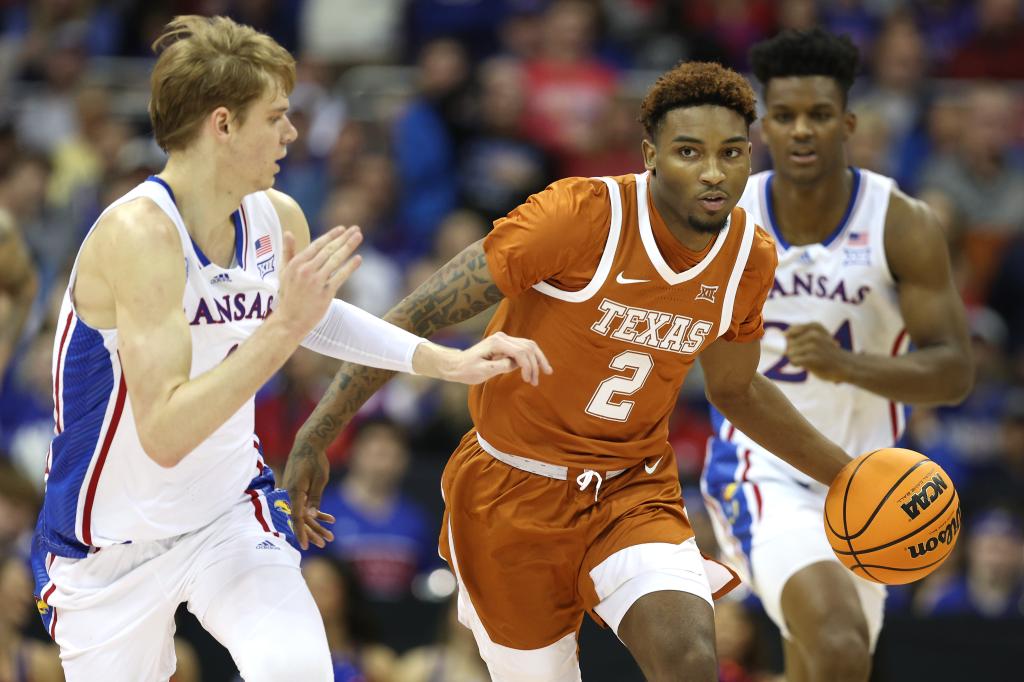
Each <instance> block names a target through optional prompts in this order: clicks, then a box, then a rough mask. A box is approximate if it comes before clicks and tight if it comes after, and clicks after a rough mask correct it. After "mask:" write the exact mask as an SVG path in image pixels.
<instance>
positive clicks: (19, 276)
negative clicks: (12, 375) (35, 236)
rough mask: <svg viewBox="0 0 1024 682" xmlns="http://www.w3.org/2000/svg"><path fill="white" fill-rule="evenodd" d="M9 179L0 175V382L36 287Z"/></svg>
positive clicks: (36, 278)
mask: <svg viewBox="0 0 1024 682" xmlns="http://www.w3.org/2000/svg"><path fill="white" fill-rule="evenodd" d="M8 177H9V176H8V174H7V173H5V172H3V171H0V382H2V379H3V376H4V374H5V371H6V369H7V365H8V362H9V361H10V360H11V358H12V356H13V355H14V351H15V349H16V347H17V345H18V342H19V340H20V339H21V333H22V330H23V329H24V327H25V320H26V319H28V314H29V311H30V309H31V307H32V301H33V300H34V299H35V296H36V292H37V290H38V287H39V282H38V277H37V275H36V266H35V263H34V262H33V260H32V256H31V254H30V253H29V250H28V247H27V246H26V244H25V238H24V236H23V235H22V232H21V226H20V225H19V222H18V219H17V216H16V214H15V210H16V209H17V207H16V200H15V199H13V196H12V197H5V195H6V194H8V193H10V194H12V195H14V196H16V194H17V193H16V192H12V191H11V189H12V188H11V183H9V182H7V179H8ZM4 190H7V191H4ZM12 202H13V203H14V205H12ZM9 207H10V208H9ZM12 209H15V210H12Z"/></svg>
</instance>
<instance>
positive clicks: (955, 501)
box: [825, 448, 960, 585]
mask: <svg viewBox="0 0 1024 682" xmlns="http://www.w3.org/2000/svg"><path fill="white" fill-rule="evenodd" d="M959 533H960V498H959V496H958V495H957V493H956V488H954V487H953V481H951V480H950V478H949V476H948V475H947V474H946V472H945V471H943V470H942V468H941V467H940V466H939V465H938V464H936V463H935V462H933V461H931V460H930V459H928V458H927V457H925V456H924V455H922V454H921V453H919V452H914V451H913V450H904V449H902V448H883V449H881V450H875V451H874V452H869V453H867V454H864V455H861V456H860V457H857V458H856V459H854V460H853V461H852V462H850V463H849V464H847V465H846V466H845V467H843V469H842V471H840V472H839V475H838V476H836V480H834V481H833V482H832V485H831V487H830V488H829V490H828V497H826V498H825V535H826V536H828V541H829V544H830V545H832V550H833V551H834V552H835V553H836V556H838V557H839V560H840V561H841V562H842V563H843V565H844V566H846V567H847V568H849V569H850V570H851V571H853V572H854V573H856V574H857V575H859V576H862V577H864V578H867V579H868V580H873V581H875V582H876V583H885V584H888V585H899V584H903V583H910V582H914V581H915V580H920V579H921V578H923V577H925V576H926V575H928V574H929V573H931V572H932V571H934V570H935V569H936V568H938V567H939V566H940V565H941V564H942V562H943V561H945V560H946V557H948V556H949V554H950V552H952V551H953V545H954V544H955V543H956V538H957V535H959Z"/></svg>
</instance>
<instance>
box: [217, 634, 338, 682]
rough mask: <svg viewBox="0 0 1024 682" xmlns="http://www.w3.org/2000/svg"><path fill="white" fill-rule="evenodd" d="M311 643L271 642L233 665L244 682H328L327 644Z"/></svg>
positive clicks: (252, 651) (247, 653)
mask: <svg viewBox="0 0 1024 682" xmlns="http://www.w3.org/2000/svg"><path fill="white" fill-rule="evenodd" d="M310 640H312V641H310ZM310 640H307V641H299V640H298V639H297V638H294V639H292V638H290V639H289V641H284V642H274V644H273V645H272V646H265V647H262V648H261V649H259V650H249V651H247V652H244V653H243V656H244V657H245V659H244V660H236V661H235V663H236V664H237V665H238V669H239V671H240V672H241V674H242V679H243V680H245V682H307V681H308V682H331V681H332V680H333V679H334V670H333V668H332V666H331V654H330V651H329V650H328V648H327V644H326V642H321V641H317V640H316V638H310Z"/></svg>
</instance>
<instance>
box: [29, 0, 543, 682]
mask: <svg viewBox="0 0 1024 682" xmlns="http://www.w3.org/2000/svg"><path fill="white" fill-rule="evenodd" d="M155 47H156V48H157V50H158V51H160V50H161V49H162V52H161V54H160V56H159V59H158V61H157V63H156V66H155V68H154V71H153V76H152V100H151V103H150V114H151V118H152V122H153V128H154V133H155V136H156V140H157V142H158V143H159V144H160V145H161V146H162V147H163V148H164V149H165V150H166V151H167V152H168V154H169V158H168V161H167V166H166V167H165V168H164V170H163V171H162V172H161V173H160V174H159V175H158V176H153V177H151V178H150V179H149V180H147V181H145V182H143V183H142V184H141V185H139V186H138V187H136V188H135V189H133V190H132V191H130V192H129V193H128V194H127V195H125V196H124V197H122V198H120V199H118V200H117V201H116V202H114V204H112V205H111V206H110V207H109V208H108V209H107V210H105V211H104V212H103V214H102V215H101V216H100V218H99V220H97V222H96V224H95V225H94V226H93V228H92V230H91V231H90V233H89V234H88V236H87V237H86V239H85V241H84V243H83V245H82V248H81V251H80V253H79V255H78V258H77V261H76V264H75V267H74V270H73V271H72V275H71V280H70V284H69V286H68V290H67V293H66V294H65V297H64V302H63V305H62V309H61V317H60V326H59V328H58V331H57V335H56V339H55V343H54V360H53V362H54V400H55V410H54V416H55V421H56V428H55V433H56V436H55V438H54V439H53V441H52V445H51V448H50V452H49V453H48V456H47V470H46V471H47V487H46V496H45V501H44V504H43V509H42V512H41V514H40V518H39V523H38V526H37V532H36V535H35V539H34V547H33V569H34V572H35V577H36V589H37V603H38V606H39V611H40V613H41V615H42V616H43V622H44V624H45V625H46V627H47V629H48V631H49V633H50V635H51V636H52V637H53V638H54V640H55V641H56V642H57V644H59V645H60V649H61V658H62V662H63V666H64V669H65V673H66V676H67V679H68V680H70V681H71V682H77V681H82V680H103V681H104V682H111V681H123V682H140V681H142V680H147V681H148V680H167V679H168V677H169V676H170V675H171V674H172V672H173V671H174V668H175V661H174V647H173V642H172V635H173V633H174V620H173V617H174V612H175V610H176V609H177V607H178V605H179V604H181V603H182V602H185V603H187V604H188V608H189V609H190V610H191V611H192V612H193V613H194V614H195V615H196V617H197V618H198V619H199V621H200V622H201V623H202V624H203V626H204V627H205V628H206V629H208V630H209V631H210V632H211V633H212V634H213V635H214V636H215V637H216V638H217V639H218V640H219V641H220V642H221V643H222V644H224V645H225V646H226V647H227V648H228V650H229V651H230V652H231V654H232V656H233V657H234V660H235V662H236V664H237V665H238V667H239V669H240V671H241V673H242V676H243V678H244V679H245V680H247V682H252V681H254V680H259V681H264V680H265V681H267V682H270V681H274V682H279V681H281V680H303V681H307V680H309V681H325V680H329V679H331V676H332V668H331V659H330V654H329V651H328V646H327V641H326V636H325V634H324V627H323V623H322V621H321V619H320V616H319V614H318V612H317V609H316V606H315V605H314V603H313V600H312V598H311V596H310V594H309V591H308V589H307V588H306V585H305V583H304V581H303V579H302V576H301V574H300V573H299V570H298V564H299V555H298V551H297V549H295V547H293V546H292V545H294V544H295V543H294V534H293V529H292V527H291V520H290V518H289V517H290V509H289V503H288V499H287V495H286V493H285V492H284V491H283V490H277V489H275V486H274V478H273V474H272V472H271V471H270V469H269V468H268V467H266V466H264V464H263V461H262V457H261V455H260V449H259V441H258V439H257V438H256V436H255V435H254V433H253V426H254V425H253V412H254V411H253V396H254V394H255V393H256V390H257V389H258V388H259V387H260V386H261V385H262V384H263V383H265V382H266V381H267V380H268V379H269V378H270V376H271V375H272V374H273V373H274V372H275V371H277V370H278V369H279V368H280V367H281V366H282V364H283V363H284V362H285V360H286V359H287V358H288V356H290V355H291V353H292V352H293V351H294V350H295V349H296V347H297V346H298V345H300V344H301V345H303V346H306V347H308V348H311V349H313V350H317V351H319V352H322V353H325V354H328V355H331V356H334V357H337V358H341V359H347V360H350V361H355V362H364V363H367V364H370V365H373V366H375V367H384V368H390V369H397V370H401V371H406V372H409V371H415V372H417V373H421V374H425V375H428V376H433V377H441V378H446V379H453V380H458V381H464V382H470V383H471V382H478V381H482V380H484V379H486V378H488V377H490V376H493V375H494V374H496V373H499V372H505V371H510V370H511V369H513V368H517V367H518V368H521V369H522V373H523V377H524V379H526V380H528V381H530V382H532V383H535V382H536V381H537V379H538V374H539V373H540V372H542V371H544V370H546V369H549V368H548V367H547V364H546V359H545V358H544V356H543V355H542V354H541V353H540V352H539V350H538V349H537V348H536V346H535V345H534V344H533V343H532V342H529V341H525V340H521V339H513V338H510V337H505V336H500V337H497V338H493V337H492V338H491V339H488V340H487V341H484V342H483V343H482V344H480V345H478V346H475V347H474V348H471V349H469V350H468V351H464V352H460V351H455V350H452V349H447V348H442V347H440V346H435V345H433V344H430V343H429V342H425V341H424V340H423V339H421V338H419V337H416V336H414V335H412V334H410V333H408V332H406V331H403V330H400V329H398V328H397V327H393V326H392V325H390V324H387V323H385V322H383V321H382V320H379V319H378V318H375V317H373V316H371V315H369V314H367V313H364V312H362V311H361V310H359V309H357V308H354V307H352V306H350V305H348V304H346V303H343V302H341V301H337V300H334V299H333V295H334V292H335V291H336V290H337V288H338V286H339V285H340V284H341V283H342V282H344V281H345V280H346V279H347V278H348V276H349V275H350V274H351V273H352V271H353V270H354V269H355V268H356V267H357V266H358V264H359V259H358V256H353V251H354V249H355V248H356V246H357V245H358V244H359V241H360V236H359V232H358V230H357V229H356V228H349V229H345V228H340V227H339V228H335V229H333V230H331V231H330V232H329V233H327V234H326V235H324V236H323V237H321V238H319V239H317V240H316V241H314V242H313V243H312V244H309V228H308V226H307V224H306V221H305V218H304V217H303V215H302V212H301V210H300V209H299V208H298V206H297V205H296V204H295V202H294V201H293V200H291V199H290V198H289V197H287V196H285V195H283V194H281V193H280V192H275V191H273V190H272V189H270V187H271V186H272V185H273V182H274V175H275V174H276V173H277V170H278V166H277V163H276V162H277V161H278V160H280V159H281V157H283V156H284V155H285V151H286V147H287V145H288V144H289V143H291V142H292V141H293V140H294V139H295V135H296V132H295V129H294V128H293V127H292V125H291V123H290V122H289V120H288V117H287V115H286V112H287V109H288V99H287V95H288V93H289V92H290V91H291V88H292V86H293V85H294V80H295V64H294V60H293V59H292V57H291V56H290V55H289V54H288V52H287V51H285V50H284V49H283V48H281V47H280V46H279V45H277V44H276V43H275V42H274V41H273V40H271V39H270V38H269V37H267V36H265V35H261V34H259V33H257V32H256V31H254V30H252V29H251V28H248V27H244V26H239V25H238V24H235V23H234V22H232V21H230V20H229V19H224V18H215V19H206V18H202V17H179V18H177V19H175V20H174V21H173V22H172V23H171V24H169V25H168V27H167V30H166V31H165V33H164V35H163V36H162V37H161V38H160V39H159V40H158V41H157V43H156V46H155ZM271 313H273V314H271ZM320 518H321V519H327V518H328V517H327V516H326V515H320ZM314 523H315V521H314Z"/></svg>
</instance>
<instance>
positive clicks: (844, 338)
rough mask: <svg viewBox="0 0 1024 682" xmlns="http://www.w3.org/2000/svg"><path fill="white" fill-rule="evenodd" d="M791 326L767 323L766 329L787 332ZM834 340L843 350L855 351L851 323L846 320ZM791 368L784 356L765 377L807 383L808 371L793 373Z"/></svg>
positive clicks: (765, 324) (768, 370)
mask: <svg viewBox="0 0 1024 682" xmlns="http://www.w3.org/2000/svg"><path fill="white" fill-rule="evenodd" d="M789 327H790V325H789V324H788V323H786V322H765V323H764V328H765V329H778V330H779V331H780V332H785V331H786V330H787V329H789ZM832 338H833V339H835V340H836V343H838V344H839V347H840V348H842V349H843V350H848V351H852V350H853V334H852V333H851V332H850V321H849V320H845V321H844V322H843V323H842V324H841V325H839V329H837V330H836V333H835V334H833V335H832ZM787 367H789V357H787V356H785V355H783V356H782V357H781V358H779V361H778V362H776V363H775V364H774V365H772V366H771V367H769V368H768V369H766V370H765V371H764V375H765V376H766V377H768V378H769V379H771V380H772V381H788V382H791V383H799V382H802V381H807V370H806V369H801V370H798V371H793V370H792V369H787Z"/></svg>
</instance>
